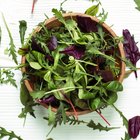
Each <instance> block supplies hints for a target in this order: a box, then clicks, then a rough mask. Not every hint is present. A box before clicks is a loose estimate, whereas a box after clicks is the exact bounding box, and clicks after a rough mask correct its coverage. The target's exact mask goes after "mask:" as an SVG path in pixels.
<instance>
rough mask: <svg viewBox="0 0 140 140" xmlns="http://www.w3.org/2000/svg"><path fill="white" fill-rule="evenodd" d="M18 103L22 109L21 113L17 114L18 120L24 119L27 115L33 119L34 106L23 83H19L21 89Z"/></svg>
mask: <svg viewBox="0 0 140 140" xmlns="http://www.w3.org/2000/svg"><path fill="white" fill-rule="evenodd" d="M20 101H21V103H22V105H23V106H24V108H22V112H21V113H20V114H19V118H25V119H26V116H27V114H28V113H30V115H32V116H33V117H35V114H34V110H33V106H35V105H36V104H35V103H34V101H33V99H32V97H31V96H30V93H29V91H28V90H27V88H26V86H25V84H24V82H21V88H20Z"/></svg>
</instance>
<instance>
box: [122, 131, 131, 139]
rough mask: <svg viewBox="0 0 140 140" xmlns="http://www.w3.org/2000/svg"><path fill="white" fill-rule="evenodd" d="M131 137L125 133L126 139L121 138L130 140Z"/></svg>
mask: <svg viewBox="0 0 140 140" xmlns="http://www.w3.org/2000/svg"><path fill="white" fill-rule="evenodd" d="M130 139H131V137H130V136H129V134H128V133H127V132H125V137H124V138H121V140H130Z"/></svg>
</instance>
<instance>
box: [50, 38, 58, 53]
mask: <svg viewBox="0 0 140 140" xmlns="http://www.w3.org/2000/svg"><path fill="white" fill-rule="evenodd" d="M56 47H57V38H56V37H55V36H52V37H51V38H50V40H49V42H48V48H49V50H50V51H54V50H55V49H56Z"/></svg>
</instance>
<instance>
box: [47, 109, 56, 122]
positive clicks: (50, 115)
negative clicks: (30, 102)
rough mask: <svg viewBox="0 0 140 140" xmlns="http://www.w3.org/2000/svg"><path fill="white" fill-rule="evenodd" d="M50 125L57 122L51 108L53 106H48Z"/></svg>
mask: <svg viewBox="0 0 140 140" xmlns="http://www.w3.org/2000/svg"><path fill="white" fill-rule="evenodd" d="M48 113H49V115H48V125H54V124H55V113H54V112H53V111H52V110H51V106H49V108H48Z"/></svg>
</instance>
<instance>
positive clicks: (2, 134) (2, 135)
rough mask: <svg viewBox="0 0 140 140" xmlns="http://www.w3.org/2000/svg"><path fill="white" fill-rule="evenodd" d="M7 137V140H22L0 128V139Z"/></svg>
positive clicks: (11, 132)
mask: <svg viewBox="0 0 140 140" xmlns="http://www.w3.org/2000/svg"><path fill="white" fill-rule="evenodd" d="M5 137H9V138H8V140H11V139H17V140H23V139H22V138H21V137H20V136H17V135H16V134H15V133H14V132H13V131H10V132H9V131H7V130H6V129H5V128H3V127H0V139H2V138H5Z"/></svg>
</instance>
